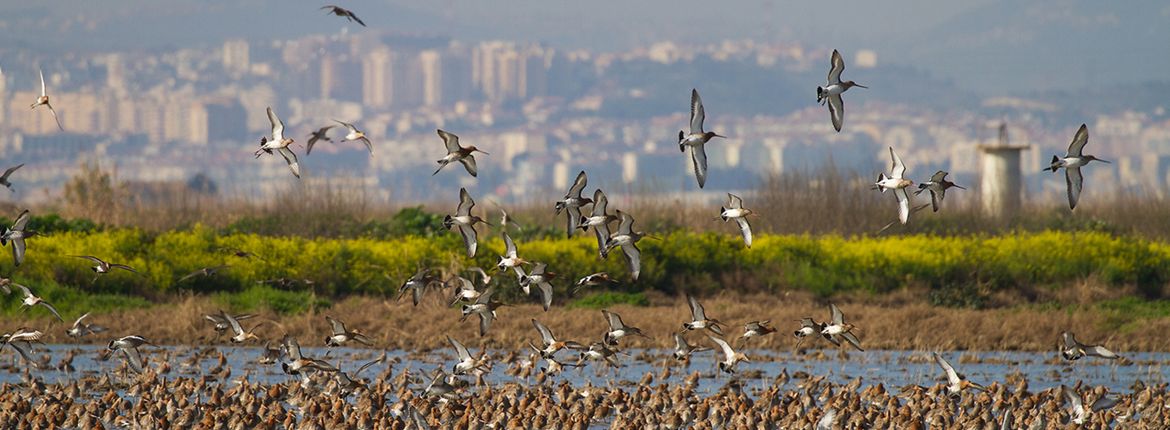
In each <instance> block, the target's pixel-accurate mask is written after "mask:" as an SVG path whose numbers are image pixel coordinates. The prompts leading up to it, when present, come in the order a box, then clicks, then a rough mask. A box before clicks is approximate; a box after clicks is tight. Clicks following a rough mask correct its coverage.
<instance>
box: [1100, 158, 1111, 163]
mask: <svg viewBox="0 0 1170 430" xmlns="http://www.w3.org/2000/svg"><path fill="white" fill-rule="evenodd" d="M1097 161H1100V162H1102V163H1109V164H1113V163H1110V162H1109V160H1102V159H1100V158H1098V159H1097Z"/></svg>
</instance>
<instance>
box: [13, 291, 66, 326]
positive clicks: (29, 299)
mask: <svg viewBox="0 0 1170 430" xmlns="http://www.w3.org/2000/svg"><path fill="white" fill-rule="evenodd" d="M13 285H16V288H19V289H20V291H21V292H22V293H24V299H22V300H21V301H20V309H21V310H23V309H24V308H31V307H33V306H36V305H41V306H44V307H45V309H48V310H49V312H52V313H53V316H55V317H57V320H58V321H61V322H65V319H64V318H61V314H60V313H58V312H57V308H55V307H53V305H52V304H51V303H49V302H46V301H45V299H42V298H40V297H37V295H36V294H33V292H32V291H31V290H29V289H28V287H26V286H24V285H20V284H13Z"/></svg>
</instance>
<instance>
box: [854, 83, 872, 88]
mask: <svg viewBox="0 0 1170 430" xmlns="http://www.w3.org/2000/svg"><path fill="white" fill-rule="evenodd" d="M853 86H855V87H861V88H865V89H869V87H867V86H865V85H861V84H858V83H854V84H853Z"/></svg>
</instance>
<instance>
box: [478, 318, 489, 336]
mask: <svg viewBox="0 0 1170 430" xmlns="http://www.w3.org/2000/svg"><path fill="white" fill-rule="evenodd" d="M491 326H492V313H491V312H480V313H479V335H480V336H485V335H487V332H488V329H489V328H491Z"/></svg>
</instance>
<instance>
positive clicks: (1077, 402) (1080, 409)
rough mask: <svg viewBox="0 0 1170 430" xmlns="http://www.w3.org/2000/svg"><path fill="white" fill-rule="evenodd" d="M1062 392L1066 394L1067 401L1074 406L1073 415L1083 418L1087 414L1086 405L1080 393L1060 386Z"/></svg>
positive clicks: (1072, 408)
mask: <svg viewBox="0 0 1170 430" xmlns="http://www.w3.org/2000/svg"><path fill="white" fill-rule="evenodd" d="M1060 391H1061V392H1062V393H1064V399H1065V401H1067V402H1069V403H1071V404H1072V407H1071V408H1070V409H1071V410H1072V412H1073V414H1074V415H1077V416H1083V415H1084V414H1085V403H1084V400H1083V399H1081V395H1080V393H1077V392H1076V390H1073V389H1072V388H1069V387H1066V386H1064V385H1061V386H1060Z"/></svg>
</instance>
